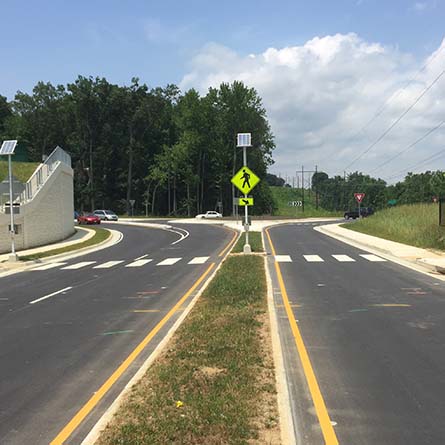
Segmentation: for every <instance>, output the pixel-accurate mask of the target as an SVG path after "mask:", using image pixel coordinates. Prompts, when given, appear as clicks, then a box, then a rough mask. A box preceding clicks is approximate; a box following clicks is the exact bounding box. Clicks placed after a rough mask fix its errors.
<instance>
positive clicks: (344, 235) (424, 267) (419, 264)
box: [314, 224, 445, 281]
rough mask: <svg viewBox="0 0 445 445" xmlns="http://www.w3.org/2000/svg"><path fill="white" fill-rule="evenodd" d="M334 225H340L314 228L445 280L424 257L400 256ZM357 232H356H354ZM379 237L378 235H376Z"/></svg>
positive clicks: (359, 247) (351, 244)
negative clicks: (352, 235) (335, 229)
mask: <svg viewBox="0 0 445 445" xmlns="http://www.w3.org/2000/svg"><path fill="white" fill-rule="evenodd" d="M332 226H336V227H338V224H329V225H325V226H317V227H314V230H316V231H317V232H320V233H323V234H324V235H327V236H330V237H331V238H334V239H337V240H338V241H341V242H343V243H346V244H349V245H350V246H353V247H356V248H358V249H362V250H366V251H367V252H370V253H373V254H376V255H380V256H381V257H383V258H385V259H387V260H389V261H392V262H393V263H397V264H399V265H401V266H404V267H407V268H409V269H412V270H415V271H417V272H421V273H425V274H427V275H429V276H431V277H434V278H436V279H440V280H443V281H445V277H442V276H441V273H440V272H438V270H437V267H436V266H434V265H432V264H427V263H425V262H423V261H422V258H416V259H415V260H408V259H405V258H400V257H398V256H396V255H394V254H393V253H392V251H390V250H387V249H383V248H381V247H376V246H375V245H371V244H369V243H367V242H364V241H363V242H362V241H359V240H356V239H353V238H352V237H351V236H348V232H349V230H348V229H344V228H342V227H338V228H339V229H341V233H340V234H339V233H336V232H335V233H334V232H333V231H332V230H330V228H331V227H332ZM354 233H356V232H354ZM375 238H377V237H375ZM379 239H381V238H379Z"/></svg>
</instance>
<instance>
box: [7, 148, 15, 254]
mask: <svg viewBox="0 0 445 445" xmlns="http://www.w3.org/2000/svg"><path fill="white" fill-rule="evenodd" d="M8 170H9V212H10V217H11V218H10V221H11V230H10V233H11V255H10V256H9V261H17V254H16V253H15V229H14V206H13V198H14V193H13V183H12V162H11V155H8Z"/></svg>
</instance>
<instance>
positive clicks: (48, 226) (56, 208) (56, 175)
mask: <svg viewBox="0 0 445 445" xmlns="http://www.w3.org/2000/svg"><path fill="white" fill-rule="evenodd" d="M9 219H10V215H5V214H0V253H5V252H10V250H11V238H10V234H9V232H8V226H9ZM14 224H16V225H18V226H19V234H18V235H16V236H15V243H16V249H17V250H21V249H29V248H31V247H37V246H41V245H46V244H50V243H53V242H56V241H60V240H63V239H65V238H68V237H69V236H70V235H72V234H73V233H74V191H73V170H72V169H71V167H69V166H68V165H66V164H64V163H59V164H58V165H57V167H56V168H55V170H54V171H53V172H52V174H51V176H50V177H49V178H48V179H47V181H46V182H45V183H44V184H43V185H42V187H41V188H40V190H39V191H38V192H37V193H36V194H35V196H34V198H33V199H32V201H30V202H28V203H26V204H23V205H21V206H20V215H14Z"/></svg>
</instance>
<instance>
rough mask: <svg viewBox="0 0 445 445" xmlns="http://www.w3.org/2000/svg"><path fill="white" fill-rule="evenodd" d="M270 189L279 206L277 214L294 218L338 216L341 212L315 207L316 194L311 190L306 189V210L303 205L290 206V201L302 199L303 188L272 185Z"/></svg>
mask: <svg viewBox="0 0 445 445" xmlns="http://www.w3.org/2000/svg"><path fill="white" fill-rule="evenodd" d="M270 190H271V192H272V196H273V199H274V202H275V205H276V207H277V209H276V211H275V212H274V214H275V215H277V216H288V217H294V218H311V217H317V216H338V215H340V213H338V212H337V213H336V212H329V211H328V210H325V209H322V208H321V207H319V208H318V209H316V208H315V194H314V193H313V192H312V191H311V190H305V191H304V212H303V208H302V207H290V206H289V205H288V203H289V201H301V200H302V192H301V189H296V188H292V187H277V186H271V187H270Z"/></svg>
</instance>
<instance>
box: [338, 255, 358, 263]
mask: <svg viewBox="0 0 445 445" xmlns="http://www.w3.org/2000/svg"><path fill="white" fill-rule="evenodd" d="M332 256H333V257H334V258H335V259H336V260H337V261H340V263H354V262H355V260H354V258H351V257H350V256H348V255H332Z"/></svg>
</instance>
